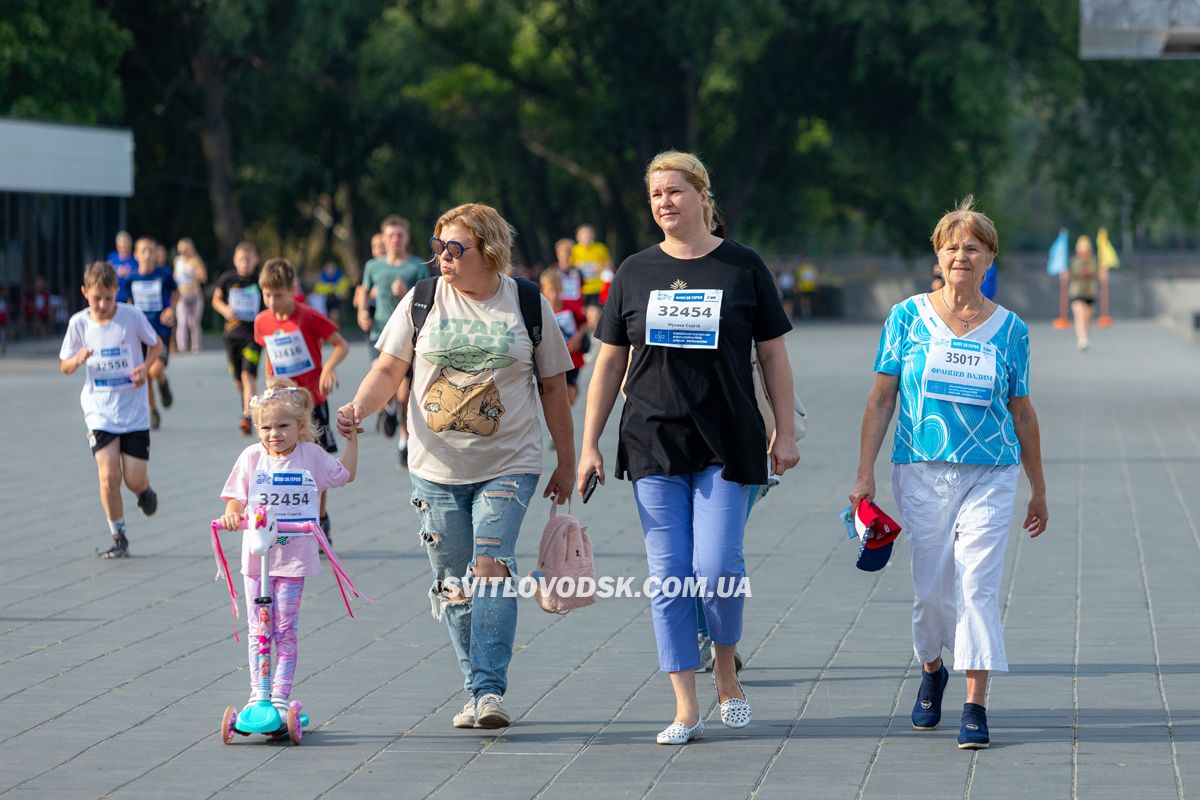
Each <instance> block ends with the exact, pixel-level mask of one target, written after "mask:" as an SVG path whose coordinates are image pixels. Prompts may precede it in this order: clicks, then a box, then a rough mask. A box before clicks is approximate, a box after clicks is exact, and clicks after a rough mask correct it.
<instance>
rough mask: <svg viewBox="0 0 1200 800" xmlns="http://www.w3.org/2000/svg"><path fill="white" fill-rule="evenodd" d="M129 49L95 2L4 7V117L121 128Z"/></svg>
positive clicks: (4, 1) (35, 1)
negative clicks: (121, 74)
mask: <svg viewBox="0 0 1200 800" xmlns="http://www.w3.org/2000/svg"><path fill="white" fill-rule="evenodd" d="M129 43H130V37H129V35H128V33H126V32H125V31H124V30H122V29H121V28H120V27H118V26H117V25H116V24H114V23H113V21H112V20H111V19H110V18H109V17H108V15H106V14H105V13H104V12H103V11H102V10H99V9H96V8H93V7H92V5H91V3H89V2H88V0H0V116H12V117H25V118H29V119H41V120H48V121H53V122H71V123H83V124H91V123H104V122H113V121H115V120H116V119H117V118H118V115H119V114H120V113H121V84H120V81H119V80H118V79H117V77H116V74H115V73H116V66H117V62H118V61H119V60H120V58H121V55H122V54H123V53H124V52H125V50H126V49H127V48H128V47H129Z"/></svg>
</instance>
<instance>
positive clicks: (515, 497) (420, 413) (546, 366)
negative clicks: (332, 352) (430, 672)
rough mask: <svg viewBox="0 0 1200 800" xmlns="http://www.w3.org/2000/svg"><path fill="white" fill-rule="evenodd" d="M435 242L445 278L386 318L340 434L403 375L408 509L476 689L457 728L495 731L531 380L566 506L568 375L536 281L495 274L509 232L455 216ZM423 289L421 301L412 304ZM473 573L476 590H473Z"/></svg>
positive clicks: (535, 468) (502, 721)
mask: <svg viewBox="0 0 1200 800" xmlns="http://www.w3.org/2000/svg"><path fill="white" fill-rule="evenodd" d="M430 245H431V246H432V249H433V253H434V255H435V256H436V257H437V261H438V266H439V267H440V268H441V274H440V276H438V277H437V278H433V279H427V280H433V281H435V283H434V284H433V285H432V286H430V284H428V283H425V281H421V282H420V283H418V284H417V287H416V288H414V289H413V290H412V291H410V292H409V293H408V294H407V295H406V296H405V297H404V299H403V300H401V301H400V304H399V305H398V306H397V307H396V310H395V311H394V312H393V313H392V316H391V319H390V320H389V321H388V323H387V325H386V326H384V329H383V331H382V333H381V334H380V336H379V339H378V341H377V342H376V347H377V348H378V349H379V352H380V356H379V358H378V359H376V361H375V362H374V364H373V365H372V366H371V371H370V372H369V373H367V376H366V378H364V379H363V382H362V385H360V386H359V387H358V392H357V393H356V394H355V396H354V399H353V400H352V401H351V402H349V403H347V404H346V405H344V406H342V407H341V408H340V409H338V429H339V430H341V431H343V432H344V433H348V432H349V431H350V430H351V429H352V428H355V427H357V426H359V425H361V423H362V421H363V420H364V419H366V418H367V417H368V416H369V415H370V414H373V413H376V412H377V411H379V410H380V409H381V408H383V406H384V404H385V403H386V402H387V401H388V399H389V398H391V397H393V396H395V394H396V390H397V388H398V387H399V386H400V382H401V380H403V379H404V377H405V375H406V374H407V373H408V370H409V366H410V365H411V366H412V369H413V379H412V391H411V392H410V393H409V400H408V404H409V405H408V411H409V420H410V435H411V440H412V443H411V446H410V451H411V452H410V455H409V471H410V474H411V477H412V485H413V495H412V503H413V505H414V506H415V507H416V510H417V515H418V517H419V518H420V523H421V532H420V536H421V541H422V543H423V544H424V546H425V547H426V549H427V550H428V553H429V562H430V564H431V566H432V567H433V587H432V588H431V589H430V592H429V594H430V598H431V603H432V608H433V615H434V617H435V618H442V617H444V618H445V620H446V624H447V626H448V627H449V629H450V642H451V644H453V646H454V651H455V653H456V654H457V656H458V664H459V667H460V669H461V670H462V673H463V683H464V688H465V689H466V690H467V691H468V692H470V694H471V699H470V700H469V701H468V702H467V703H466V704H465V705H464V706H463V708H462V710H461V711H459V712H458V713H457V714H455V716H454V720H453V725H454V727H456V728H472V727H475V728H502V727H505V726H507V725H508V724H509V723H510V721H511V717H510V715H509V713H508V711H507V710H505V708H504V707H503V706H502V705H501V698H502V697H503V696H504V692H505V690H506V689H507V686H508V664H509V661H510V659H511V658H512V652H513V639H514V637H515V635H516V628H517V601H516V596H515V593H513V592H504V591H502V589H503V588H504V587H503V585H502V584H504V583H505V582H506V581H507V580H508V579H509V578H510V577H512V576H515V575H516V574H517V565H516V560H515V559H514V557H513V552H514V549H515V546H516V541H517V534H518V533H519V532H520V529H521V521H522V520H523V519H524V517H525V511H526V509H527V508H528V506H529V501H530V498H531V497H532V496H533V493H534V490H535V489H536V488H537V483H538V476H539V473H540V472H541V471H542V432H541V427H540V425H539V424H538V417H537V400H538V389H537V384H535V380H534V379H535V378H537V379H538V381H540V385H541V386H542V387H543V393H542V396H541V405H542V411H543V413H544V414H545V417H546V426H547V428H549V431H550V436H551V438H552V439H553V440H554V446H555V450H556V451H557V454H558V464H557V466H556V468H555V470H554V473H553V474H552V475H551V476H550V480H549V482H548V483H547V485H546V489H545V491H544V492H543V493H542V496H543V497H549V496H551V495H553V496H554V498H555V500H556V501H557V502H559V503H565V502H566V501H567V498H568V497H569V495H570V492H571V488H572V486H573V484H574V479H575V451H574V441H573V439H574V431H573V429H572V424H571V412H570V409H569V408H568V406H567V383H566V378H565V377H564V375H565V373H566V372H567V370H569V369H571V366H572V365H571V356H570V353H568V352H567V346H566V344H565V343H564V342H563V338H562V337H561V336H559V335H557V330H558V326H557V323H555V321H554V312H553V311H551V310H550V306H549V305H547V303H546V301H545V300H543V299H541V297H540V295H538V293H537V292H538V289H537V286H536V285H534V284H526V285H525V286H523V287H522V286H518V284H517V282H516V281H514V280H513V279H512V278H509V277H507V276H505V275H504V270H505V269H506V268H507V267H508V266H509V264H510V263H511V250H512V228H511V227H510V226H509V224H508V223H507V222H505V221H504V219H503V218H502V217H501V216H500V214H499V213H497V212H496V210H495V209H494V208H491V207H490V206H486V205H481V204H478V203H470V204H467V205H462V206H458V207H457V208H453V209H450V210H449V211H447V212H446V213H445V214H443V215H442V216H441V218H440V219H439V220H438V221H437V225H436V226H435V227H434V235H433V238H431V239H430ZM423 289H428V290H429V291H428V295H427V297H428V301H426V300H418V298H421V297H422V296H423ZM530 290H532V292H533V295H532V296H530V295H529V294H528V292H529V291H530ZM530 297H532V302H530ZM414 302H417V303H419V304H420V307H415V306H414ZM523 305H525V306H526V307H529V308H533V309H538V310H540V314H541V319H540V322H541V330H543V331H552V332H555V333H554V335H547V336H545V337H544V338H542V339H541V341H540V343H537V344H536V346H535V342H534V340H533V339H532V338H531V336H530V332H529V330H528V329H527V323H526V322H525V317H524V316H523V314H522V306H523ZM414 314H415V315H416V318H415V319H414ZM426 315H427V316H426ZM422 321H423V324H422ZM468 573H469V574H470V575H472V576H473V577H474V578H475V579H476V580H478V581H480V582H481V583H482V584H484V585H482V586H479V587H477V588H475V589H474V591H471V588H472V587H471V584H470V583H469V582H468V581H465V580H463V578H464V577H466V576H467V575H468ZM489 584H490V585H489ZM506 594H507V595H509V596H505V595H506Z"/></svg>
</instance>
